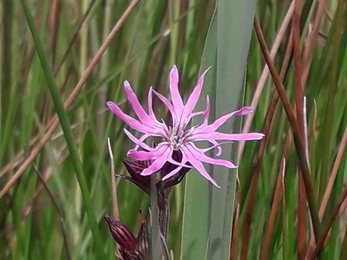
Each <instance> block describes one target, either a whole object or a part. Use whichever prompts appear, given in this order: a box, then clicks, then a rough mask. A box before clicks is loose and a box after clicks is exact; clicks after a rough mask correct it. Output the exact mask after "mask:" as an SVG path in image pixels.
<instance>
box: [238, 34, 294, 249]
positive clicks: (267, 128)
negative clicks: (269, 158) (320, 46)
mask: <svg viewBox="0 0 347 260" xmlns="http://www.w3.org/2000/svg"><path fill="white" fill-rule="evenodd" d="M289 39H292V37H290V38H289ZM292 46H293V44H292V41H291V40H289V42H288V45H287V48H286V52H285V58H284V60H283V64H282V68H281V72H280V78H281V81H282V80H283V79H284V76H285V75H286V73H287V70H288V66H289V60H290V55H291V51H292ZM278 100H279V96H278V94H277V92H274V94H273V97H272V101H271V104H270V108H269V110H268V114H267V117H266V121H265V124H264V127H263V133H264V135H265V137H264V138H263V139H262V140H261V141H260V145H259V150H258V154H257V162H256V164H255V167H254V171H253V175H252V183H251V185H250V188H249V192H250V194H249V198H250V199H249V201H248V205H247V212H246V221H245V224H244V230H243V232H242V234H243V239H242V248H243V250H244V253H243V254H247V251H246V250H247V248H248V247H249V246H248V243H249V240H248V239H247V237H249V236H250V234H249V233H250V225H251V215H252V211H253V205H251V204H250V201H251V202H252V201H254V196H255V195H256V187H257V180H256V181H255V182H253V179H254V178H258V175H259V174H260V169H261V164H262V159H263V155H264V152H265V148H266V146H267V144H268V140H269V137H270V135H271V131H272V125H273V123H274V120H275V115H276V109H277V105H278ZM258 164H259V165H258ZM247 214H248V218H247ZM241 250H242V249H241ZM241 255H242V251H241Z"/></svg>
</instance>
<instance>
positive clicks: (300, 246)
mask: <svg viewBox="0 0 347 260" xmlns="http://www.w3.org/2000/svg"><path fill="white" fill-rule="evenodd" d="M302 7H303V1H295V8H294V17H293V20H294V22H293V49H294V73H295V104H296V116H297V122H298V128H299V134H300V137H301V140H305V126H304V121H305V120H304V114H303V88H304V86H302V84H301V83H302V81H301V79H302V63H301V51H300V18H301V13H302ZM303 145H304V149H305V142H304V143H303ZM297 212H298V226H297V229H298V233H297V257H298V259H299V260H303V259H305V254H306V232H307V230H306V229H307V227H306V193H305V184H304V180H303V177H302V172H301V170H300V169H299V170H298V211H297Z"/></svg>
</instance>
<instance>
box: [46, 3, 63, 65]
mask: <svg viewBox="0 0 347 260" xmlns="http://www.w3.org/2000/svg"><path fill="white" fill-rule="evenodd" d="M60 12H61V1H60V0H52V1H51V6H50V10H49V51H48V52H49V58H50V64H51V67H52V68H53V66H54V62H55V54H56V47H57V43H58V41H57V39H58V30H59V19H60Z"/></svg>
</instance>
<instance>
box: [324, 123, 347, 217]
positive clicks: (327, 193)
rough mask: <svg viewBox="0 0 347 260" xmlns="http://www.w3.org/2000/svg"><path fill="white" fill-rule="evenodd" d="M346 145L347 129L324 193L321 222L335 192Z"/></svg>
mask: <svg viewBox="0 0 347 260" xmlns="http://www.w3.org/2000/svg"><path fill="white" fill-rule="evenodd" d="M346 144H347V127H346V128H345V132H344V134H343V137H342V140H341V143H340V147H339V150H338V152H337V155H336V160H335V162H334V166H333V169H332V171H331V174H330V178H329V182H328V185H327V188H326V190H325V193H324V196H323V199H322V203H321V205H320V208H319V218H320V219H321V220H322V219H323V216H324V213H325V210H326V207H327V205H328V202H329V199H330V195H331V192H332V190H333V186H334V183H335V179H336V176H337V172H338V170H339V167H340V164H341V160H342V157H343V153H344V152H345V148H346Z"/></svg>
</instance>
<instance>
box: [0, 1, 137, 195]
mask: <svg viewBox="0 0 347 260" xmlns="http://www.w3.org/2000/svg"><path fill="white" fill-rule="evenodd" d="M139 1H140V0H133V1H132V2H131V3H130V5H129V6H128V8H127V9H126V10H125V12H124V13H123V15H122V16H121V17H120V18H119V20H118V22H117V23H116V25H115V26H114V27H113V29H112V31H111V32H110V33H109V35H108V36H107V38H106V39H105V41H104V43H103V44H102V45H101V47H100V48H99V50H98V52H97V53H96V54H95V56H94V58H93V59H92V60H91V61H90V63H89V66H88V67H87V69H86V71H85V72H84V73H83V75H82V77H81V79H80V80H79V81H78V83H77V85H76V86H75V88H74V90H73V91H72V93H71V95H70V96H69V97H68V99H67V100H66V101H65V103H64V108H65V110H67V109H68V108H69V107H70V106H71V104H72V103H73V101H74V100H75V98H76V97H77V95H78V94H79V92H80V90H81V88H82V87H83V85H84V83H85V82H86V80H87V78H88V77H89V75H90V74H91V72H92V71H93V69H94V67H95V66H96V64H97V63H98V62H99V60H100V58H101V57H102V55H103V54H104V52H105V50H106V49H107V48H108V46H109V45H110V43H111V41H112V40H113V38H114V37H115V36H116V34H117V32H118V31H119V29H120V28H121V26H122V25H123V23H124V22H125V20H126V19H127V18H128V16H129V15H130V13H131V12H132V11H133V10H134V8H135V6H136V5H137V4H138V2H139ZM58 125H59V120H58V118H57V116H56V115H55V116H54V117H53V118H52V123H51V126H50V128H49V129H48V130H47V132H46V134H45V135H44V136H43V138H42V139H41V141H40V142H39V143H38V145H37V146H36V147H34V148H33V149H32V150H31V153H30V154H29V156H28V158H27V159H26V160H25V161H24V162H23V164H22V165H21V166H20V168H19V169H18V170H17V171H16V172H15V174H14V175H13V176H12V178H11V179H10V180H9V181H8V183H7V184H6V185H5V186H4V188H3V189H2V190H1V191H0V199H1V198H2V197H3V196H4V195H5V194H6V193H7V192H8V190H9V189H10V188H11V187H12V186H13V184H14V183H15V182H16V181H17V180H18V178H19V177H20V176H21V175H22V174H23V172H24V171H25V170H26V169H27V167H28V166H29V165H30V164H31V162H32V161H33V160H34V159H35V158H36V156H37V155H38V154H39V152H40V151H41V149H42V148H43V146H44V145H45V144H46V143H47V142H48V140H49V139H50V138H51V136H52V134H53V133H54V131H55V129H56V128H57V127H58Z"/></svg>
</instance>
